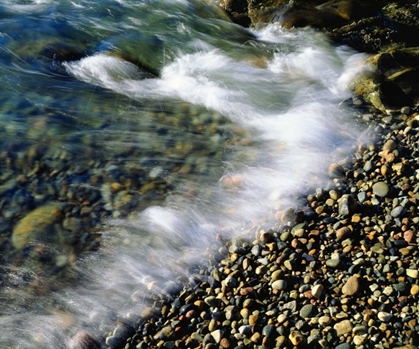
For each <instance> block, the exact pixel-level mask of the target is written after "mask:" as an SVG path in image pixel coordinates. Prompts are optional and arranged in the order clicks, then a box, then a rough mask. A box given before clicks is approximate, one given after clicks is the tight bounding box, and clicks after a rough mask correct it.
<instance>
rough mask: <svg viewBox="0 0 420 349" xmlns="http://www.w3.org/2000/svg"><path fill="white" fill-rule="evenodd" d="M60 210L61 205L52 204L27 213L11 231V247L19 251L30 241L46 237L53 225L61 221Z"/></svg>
mask: <svg viewBox="0 0 420 349" xmlns="http://www.w3.org/2000/svg"><path fill="white" fill-rule="evenodd" d="M62 208H63V204H62V203H57V202H52V203H48V204H45V205H43V206H40V207H38V208H36V209H35V210H33V211H31V212H29V213H28V214H27V215H26V216H25V217H23V218H22V219H21V220H20V221H19V222H18V223H17V224H16V226H15V228H14V229H13V233H12V245H13V247H14V248H16V249H17V250H21V249H23V248H24V247H25V246H26V245H27V244H28V243H30V242H31V241H32V240H38V239H44V238H46V237H48V235H49V234H50V232H51V230H52V227H53V225H54V224H55V223H56V222H58V221H60V220H61V219H62Z"/></svg>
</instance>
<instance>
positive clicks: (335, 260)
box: [325, 258, 340, 268]
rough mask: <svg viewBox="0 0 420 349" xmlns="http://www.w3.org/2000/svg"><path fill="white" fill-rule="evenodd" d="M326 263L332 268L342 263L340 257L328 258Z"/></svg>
mask: <svg viewBox="0 0 420 349" xmlns="http://www.w3.org/2000/svg"><path fill="white" fill-rule="evenodd" d="M325 264H326V265H327V266H328V267H330V268H337V267H338V266H339V264H340V259H338V258H333V259H327V261H326V262H325Z"/></svg>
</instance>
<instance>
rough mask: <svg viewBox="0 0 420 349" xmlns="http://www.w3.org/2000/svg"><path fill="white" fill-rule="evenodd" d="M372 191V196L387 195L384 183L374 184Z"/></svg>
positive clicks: (387, 191) (386, 187) (386, 186)
mask: <svg viewBox="0 0 420 349" xmlns="http://www.w3.org/2000/svg"><path fill="white" fill-rule="evenodd" d="M372 191H373V194H375V195H377V196H380V197H385V196H387V195H388V193H389V186H388V184H387V183H386V182H376V183H375V184H374V185H373V186H372Z"/></svg>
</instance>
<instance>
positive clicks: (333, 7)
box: [218, 0, 419, 53]
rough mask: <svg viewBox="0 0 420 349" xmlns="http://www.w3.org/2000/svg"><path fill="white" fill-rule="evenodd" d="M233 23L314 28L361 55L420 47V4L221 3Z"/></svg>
mask: <svg viewBox="0 0 420 349" xmlns="http://www.w3.org/2000/svg"><path fill="white" fill-rule="evenodd" d="M218 4H219V5H220V6H221V7H223V8H224V9H225V10H226V12H227V13H228V14H229V16H230V17H231V19H232V20H233V21H234V22H236V23H239V24H242V25H244V24H245V25H246V24H248V23H249V25H251V26H258V25H260V24H261V23H273V22H278V23H279V24H280V25H282V26H283V27H285V28H292V27H306V26H310V27H313V28H317V29H320V30H323V31H325V32H327V33H329V35H330V36H331V38H332V39H333V40H335V41H337V42H340V43H345V44H347V45H349V46H352V47H354V48H355V49H357V50H359V51H365V52H371V53H374V52H379V51H380V50H382V49H383V48H385V47H387V46H389V45H395V44H396V43H397V44H398V45H402V46H418V40H419V33H418V2H417V1H414V0H410V1H401V2H399V1H394V2H390V1H384V0H373V1H363V0H331V1H328V2H324V1H323V0H313V1H306V0H295V1H291V0H290V1H289V0H218Z"/></svg>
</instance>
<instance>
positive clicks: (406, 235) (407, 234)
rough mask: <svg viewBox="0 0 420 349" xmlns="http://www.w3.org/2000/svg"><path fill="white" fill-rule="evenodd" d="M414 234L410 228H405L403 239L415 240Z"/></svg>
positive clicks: (410, 241)
mask: <svg viewBox="0 0 420 349" xmlns="http://www.w3.org/2000/svg"><path fill="white" fill-rule="evenodd" d="M415 238H416V236H415V234H414V232H413V231H412V230H406V231H405V232H404V240H405V241H407V242H408V243H412V242H415Z"/></svg>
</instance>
